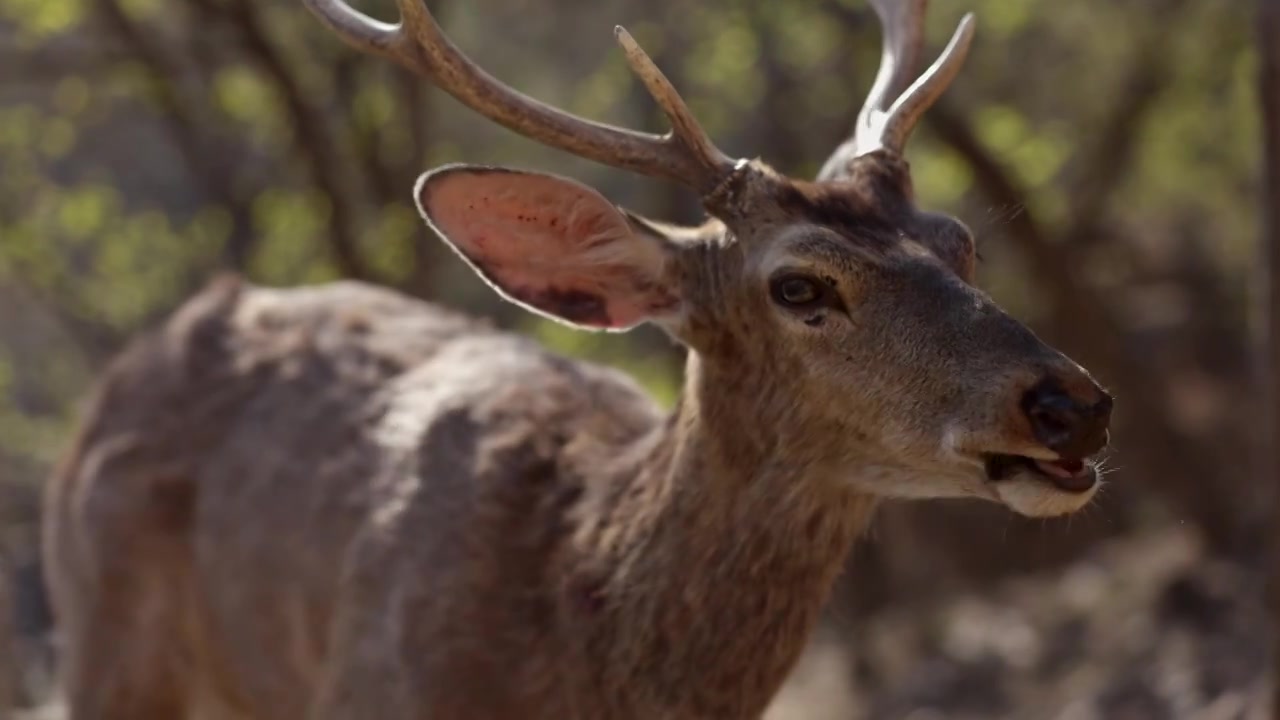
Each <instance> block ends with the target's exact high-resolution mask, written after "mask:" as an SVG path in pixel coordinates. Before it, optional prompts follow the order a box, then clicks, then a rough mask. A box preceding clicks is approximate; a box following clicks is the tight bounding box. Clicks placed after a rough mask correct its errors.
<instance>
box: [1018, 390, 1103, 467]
mask: <svg viewBox="0 0 1280 720" xmlns="http://www.w3.org/2000/svg"><path fill="white" fill-rule="evenodd" d="M1089 394H1090V396H1091V397H1089V398H1088V399H1082V398H1077V397H1072V395H1071V394H1070V393H1068V392H1067V391H1066V390H1064V389H1063V388H1062V385H1060V384H1059V383H1058V382H1057V381H1054V380H1045V381H1043V382H1040V383H1039V384H1037V385H1036V386H1035V387H1033V388H1031V389H1030V390H1028V391H1027V392H1026V394H1025V395H1023V396H1022V412H1024V413H1026V416H1027V419H1028V420H1029V421H1030V422H1031V430H1032V432H1034V433H1035V436H1036V439H1037V440H1039V441H1040V442H1042V443H1044V445H1045V447H1047V448H1049V449H1050V450H1053V451H1054V452H1056V453H1058V454H1059V455H1061V456H1063V457H1064V458H1068V459H1073V460H1078V459H1080V458H1084V457H1087V456H1089V455H1092V454H1094V453H1096V452H1098V451H1099V450H1101V449H1102V448H1104V447H1106V445H1107V428H1108V427H1109V426H1110V424H1111V396H1110V395H1108V394H1107V393H1106V392H1104V391H1103V390H1101V389H1100V388H1097V387H1092V388H1091V392H1090V393H1089Z"/></svg>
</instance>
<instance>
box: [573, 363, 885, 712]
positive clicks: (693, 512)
mask: <svg viewBox="0 0 1280 720" xmlns="http://www.w3.org/2000/svg"><path fill="white" fill-rule="evenodd" d="M744 381H748V382H749V381H750V379H744V378H741V377H738V376H735V375H734V374H733V372H732V371H728V372H725V373H720V372H718V371H717V368H715V367H714V366H712V365H709V364H708V363H705V362H703V361H702V360H700V359H699V358H698V357H697V355H696V354H693V353H691V357H690V360H689V364H688V369H687V371H686V384H685V391H684V394H683V395H682V398H681V400H680V402H679V404H678V406H677V408H676V410H675V411H674V412H673V413H672V415H671V416H670V417H669V418H668V420H667V422H666V423H665V424H664V425H663V426H662V427H660V428H658V429H656V430H655V431H654V432H653V433H652V434H651V435H650V436H648V437H646V438H644V439H643V440H641V441H639V442H638V443H637V445H636V446H635V447H633V448H631V449H630V450H631V451H632V453H633V455H632V457H633V458H634V459H633V460H632V462H631V463H630V464H629V465H626V466H625V467H623V468H621V469H620V470H619V471H618V474H617V476H616V477H615V479H614V480H615V481H614V482H613V483H612V484H611V486H610V487H611V493H610V496H609V497H608V498H607V499H606V500H604V501H602V502H601V503H600V505H599V506H598V507H597V508H596V510H595V511H594V512H592V513H591V515H592V517H590V518H589V519H588V521H587V522H586V523H585V524H584V525H583V526H582V527H584V528H589V531H588V532H586V533H584V535H582V536H580V539H583V543H582V545H583V546H584V547H583V549H584V550H585V551H586V552H585V557H586V558H588V561H587V563H586V565H587V566H588V568H587V569H586V570H585V572H586V573H587V575H586V576H587V577H593V578H595V581H594V583H593V584H590V587H589V588H588V589H587V591H586V592H585V594H584V593H581V592H580V594H579V597H580V599H582V600H583V602H584V603H585V605H584V607H586V608H588V609H589V611H592V612H595V613H597V615H598V617H597V618H596V621H595V627H596V629H597V631H598V632H596V633H591V634H589V636H590V638H591V639H590V640H589V641H588V642H589V643H591V644H592V645H591V646H589V648H588V651H589V652H590V653H591V654H592V655H593V656H594V657H593V658H592V659H593V661H596V662H599V667H600V668H601V672H602V673H604V674H605V676H606V677H604V678H603V679H604V680H605V681H606V682H607V684H608V686H610V687H612V688H615V689H616V690H617V691H618V692H620V693H622V694H623V695H628V694H632V695H633V694H636V693H647V694H648V697H647V699H646V700H640V699H639V698H636V700H637V701H638V702H641V704H644V705H647V706H650V707H651V708H652V710H653V711H661V712H663V713H666V714H665V715H663V716H664V717H686V716H693V717H703V716H707V717H748V716H752V715H753V714H758V712H761V711H763V708H764V706H765V704H766V703H767V702H768V700H769V698H771V697H772V696H773V694H774V693H775V692H776V690H777V688H778V687H779V686H780V685H781V683H782V681H783V680H784V679H785V676H786V674H787V672H788V671H789V669H790V668H791V666H792V665H793V664H794V662H795V661H796V659H797V658H798V657H799V654H800V652H801V650H802V649H803V647H804V645H805V642H806V640H807V639H808V636H809V634H810V632H811V630H812V628H813V626H814V625H815V623H816V622H817V619H818V615H819V612H820V610H821V607H822V605H823V603H824V601H825V600H826V599H827V597H828V595H829V593H830V590H831V587H832V585H833V583H834V580H835V578H836V576H837V574H838V573H839V571H840V569H841V567H842V565H843V563H844V561H845V558H846V556H847V555H848V552H849V549H850V547H851V545H852V543H853V541H854V540H855V538H856V537H857V535H858V534H859V533H860V532H861V531H862V530H863V529H864V528H865V526H866V524H867V523H868V522H869V520H870V516H871V511H872V509H873V506H874V500H873V499H872V498H870V497H868V496H864V495H859V494H857V493H855V492H854V491H853V490H852V489H851V488H849V487H848V484H847V480H848V477H847V476H848V473H849V469H848V468H847V467H846V468H823V467H821V466H820V465H818V464H814V463H807V462H792V461H790V460H789V459H788V454H787V453H785V452H782V450H783V449H784V448H786V447H787V446H789V445H790V444H791V440H799V438H795V439H790V438H787V437H786V431H785V429H780V428H778V427H777V426H776V425H777V423H776V420H772V419H771V418H767V417H759V415H760V414H761V413H760V411H759V410H758V408H759V407H760V404H759V399H760V393H768V392H770V390H769V386H768V385H767V384H761V385H758V386H751V385H748V386H746V387H745V388H744V386H743V385H742V383H743V382H744ZM746 388H750V390H751V392H750V393H744V392H743V390H744V389H746ZM840 475H844V478H843V479H844V480H845V482H844V483H841V482H840V480H841V479H842V478H841V477H840ZM622 688H626V690H622Z"/></svg>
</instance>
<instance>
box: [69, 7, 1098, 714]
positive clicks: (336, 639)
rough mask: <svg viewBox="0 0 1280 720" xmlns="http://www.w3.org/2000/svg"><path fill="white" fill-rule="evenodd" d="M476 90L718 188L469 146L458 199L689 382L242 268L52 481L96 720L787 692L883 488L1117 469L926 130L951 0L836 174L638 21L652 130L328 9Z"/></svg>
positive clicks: (369, 45) (522, 285)
mask: <svg viewBox="0 0 1280 720" xmlns="http://www.w3.org/2000/svg"><path fill="white" fill-rule="evenodd" d="M305 5H306V6H307V7H308V9H309V10H310V11H311V13H312V14H313V15H314V16H315V17H317V18H318V19H319V21H320V22H321V23H323V24H324V25H325V26H327V27H328V28H329V29H330V30H332V31H333V32H334V33H335V34H336V35H337V36H338V37H339V38H341V39H342V40H343V41H345V42H346V43H349V44H350V45H352V46H354V47H355V48H357V49H359V50H361V51H364V52H369V53H373V54H377V55H380V56H383V57H385V58H388V59H390V60H392V61H395V62H398V63H400V64H402V65H404V66H405V67H407V68H409V69H410V70H412V71H414V72H416V73H418V74H421V75H422V76H424V77H425V78H427V79H428V80H429V81H430V82H432V83H434V84H435V85H437V86H439V87H440V88H441V89H443V90H445V91H446V92H448V93H450V94H451V95H453V96H454V97H455V98H457V99H458V100H459V101H461V102H462V103H463V104H465V105H467V106H468V107H470V108H471V109H472V110H474V111H475V112H477V113H478V114H479V115H481V116H483V117H485V118H488V119H489V120H491V121H493V122H495V123H497V124H500V125H502V126H505V127H507V128H509V129H511V130H514V131H516V132H518V133H520V134H522V135H524V136H526V137H528V138H531V139H533V140H536V141H539V142H541V143H544V144H546V145H548V146H550V147H553V148H557V149H560V150H563V151H566V152H569V153H571V154H575V155H578V156H581V157H585V158H589V159H592V160H595V161H598V162H600V163H603V164H606V165H609V166H612V167H614V168H617V169H621V170H627V171H632V172H635V173H638V174H641V175H645V176H650V177H656V178H660V179H663V180H666V181H669V182H674V183H677V184H679V185H681V186H683V187H684V188H686V189H687V190H689V191H692V192H693V193H695V194H696V195H697V197H698V198H699V199H700V201H701V204H702V207H703V208H704V209H705V211H706V214H707V219H706V221H705V222H704V223H703V224H701V225H698V226H691V227H685V226H677V225H674V224H670V223H665V222H661V221H657V220H652V219H648V218H646V217H644V216H642V215H639V214H636V213H634V212H631V211H628V210H625V209H623V208H620V207H618V206H616V205H614V204H612V203H611V202H610V201H608V200H607V199H606V198H605V197H603V196H602V195H601V194H600V193H598V192H597V191H595V190H594V189H592V188H590V187H587V186H585V185H583V184H581V183H579V182H577V181H575V180H572V179H568V178H565V177H562V176H557V175H552V174H547V173H543V172H534V171H529V170H523V169H515V168H509V167H490V166H477V165H466V164H452V165H446V166H444V167H440V168H437V169H435V170H431V171H429V172H427V173H425V174H423V175H422V176H421V177H420V178H419V180H418V182H417V183H416V186H415V188H414V197H415V201H416V204H417V206H418V209H419V210H420V212H421V215H422V217H423V218H424V220H425V222H426V223H427V224H428V225H429V226H430V227H431V228H432V229H434V230H435V231H436V233H437V234H438V235H439V236H440V237H441V238H443V240H444V241H445V242H446V243H447V244H448V245H449V246H450V247H451V248H452V249H453V251H455V252H456V253H457V254H458V255H459V256H460V257H461V258H462V259H463V260H464V261H465V262H466V264H467V265H468V266H469V267H470V268H471V269H473V270H474V271H475V272H476V273H478V274H479V276H480V277H482V278H483V279H484V280H485V281H486V282H487V283H488V285H490V286H491V287H492V288H493V289H494V290H495V291H496V292H498V293H499V294H500V295H501V296H502V297H503V298H505V299H506V300H508V301H510V302H513V303H516V304H518V305H520V306H522V307H523V308H525V309H527V310H528V311H530V312H533V313H536V314H539V315H542V316H545V317H548V318H552V319H554V320H556V321H559V322H562V323H567V324H569V325H571V326H574V327H577V328H580V329H583V330H586V331H604V332H621V331H625V330H628V329H631V328H634V327H636V326H639V325H641V324H645V323H647V324H651V325H655V326H657V327H659V328H661V329H662V330H664V331H665V332H666V334H667V335H668V336H670V337H671V338H672V339H673V340H674V341H676V342H677V343H679V344H680V345H683V347H684V348H685V351H686V353H687V358H686V365H685V370H684V384H683V388H682V391H681V394H680V396H679V399H678V401H677V402H676V403H675V404H674V407H673V408H672V409H670V410H664V409H662V408H661V407H660V406H659V405H658V404H657V403H656V402H655V401H654V400H653V399H652V398H651V397H650V396H649V395H648V394H646V392H645V391H644V390H643V389H642V388H641V386H640V385H639V384H638V383H637V382H636V381H634V380H633V379H631V378H630V377H629V376H628V375H626V374H624V373H622V372H621V371H619V370H616V369H612V368H609V367H605V366H602V365H597V364H592V363H588V362H583V361H577V360H571V359H568V358H566V357H562V356H559V355H556V354H554V353H553V352H551V351H550V350H548V349H546V348H545V347H544V346H542V345H540V344H538V343H537V342H535V341H534V340H533V339H530V338H528V337H525V336H522V335H520V334H518V333H514V332H511V331H504V330H501V329H499V328H497V327H495V326H494V325H492V324H490V323H488V322H485V321H482V320H479V319H474V318H472V317H470V316H468V315H466V314H464V313H461V312H458V311H454V310H450V309H447V308H445V307H440V306H437V305H434V304H429V303H426V302H424V301H420V300H417V299H413V298H410V297H408V296H407V295H403V294H401V293H399V292H397V291H394V290H390V289H384V288H380V287H376V286H374V285H371V284H365V283H362V282H356V281H335V282H332V283H329V284H321V285H314V286H304V287H295V288H289V289H282V288H272V287H266V286H260V285H255V284H253V283H251V282H250V281H249V280H247V279H245V278H243V277H241V276H239V275H235V274H228V275H220V276H218V277H217V278H215V279H213V280H212V281H210V282H209V283H208V284H207V285H206V286H205V287H204V288H203V289H201V290H200V291H198V292H196V293H194V294H193V295H192V296H191V297H190V298H189V299H187V300H186V301H185V302H184V303H182V304H181V306H180V307H178V308H177V309H176V310H175V311H174V312H173V313H172V314H171V315H170V316H169V317H167V318H166V319H165V320H164V321H163V322H162V323H160V324H159V325H158V326H157V327H155V328H153V329H152V330H150V331H148V332H144V333H141V334H140V335H139V336H138V337H136V338H135V339H134V340H133V341H132V342H131V343H130V344H129V345H128V346H127V347H126V348H125V349H124V350H123V351H122V352H121V354H120V355H118V356H117V357H116V358H115V359H114V360H113V361H112V363H111V364H110V366H109V367H108V368H107V369H106V370H105V371H104V373H103V376H102V377H101V378H100V381H99V382H98V383H97V385H96V387H95V389H94V391H93V393H92V394H91V396H90V399H89V401H88V404H87V406H86V408H85V410H84V412H83V416H82V421H81V422H80V423H79V429H78V431H77V435H76V436H75V437H74V439H73V440H72V442H71V444H70V447H69V448H68V450H67V451H66V453H65V454H64V456H63V459H62V460H61V461H60V464H59V465H58V467H57V468H56V469H55V471H54V473H53V476H52V478H51V481H50V483H49V485H48V488H49V489H48V494H47V496H46V499H45V525H44V527H45V539H44V548H45V553H46V560H47V565H48V568H49V576H50V580H49V582H50V590H51V596H52V603H53V608H54V612H55V615H56V618H57V621H58V623H59V626H60V628H61V632H62V634H63V643H64V648H65V652H64V655H65V663H64V667H63V682H64V686H65V694H66V697H67V703H68V707H69V712H70V717H71V718H72V720H150V719H153V718H154V719H157V720H158V719H160V718H164V719H166V720H170V719H173V718H183V717H235V718H256V719H263V720H265V719H270V720H290V719H293V718H298V719H301V718H307V719H310V720H356V719H357V718H360V719H364V718H379V719H386V720H410V719H425V718H431V719H432V720H443V719H446V718H486V719H495V720H504V719H507V718H521V719H522V720H530V719H531V720H539V719H548V720H565V719H569V720H572V719H590V720H613V719H617V720H630V719H640V718H643V719H645V720H652V719H655V718H663V719H670V720H685V719H695V718H718V719H723V718H758V717H760V716H761V714H762V713H763V712H765V710H766V709H767V707H768V705H769V702H770V700H771V698H772V697H773V696H774V694H775V693H776V692H777V691H778V689H779V687H780V686H781V684H782V683H783V682H784V681H785V679H786V677H787V675H788V672H789V670H790V669H791V668H792V667H793V665H794V664H795V663H796V661H797V659H798V657H799V655H800V653H801V652H802V650H803V649H804V647H805V645H806V641H807V639H808V636H809V634H810V631H811V630H812V629H813V628H814V627H815V624H816V622H817V620H818V619H819V614H820V612H821V610H822V607H823V604H824V601H825V600H826V598H827V596H828V593H829V592H830V590H831V588H832V585H833V582H834V580H835V578H836V577H837V575H838V574H839V572H840V570H841V566H842V564H843V563H844V561H845V559H846V557H847V555H848V553H849V551H850V549H851V547H852V545H853V544H854V543H855V542H856V541H857V540H858V538H859V537H860V536H861V535H862V534H863V533H864V531H865V530H866V529H867V528H868V526H869V524H870V523H871V521H872V518H873V516H874V511H875V509H876V508H877V506H878V505H879V504H881V503H882V502H885V501H889V500H893V499H910V498H977V499H982V500H986V501H991V502H996V503H1000V504H1003V505H1004V506H1006V507H1007V508H1009V509H1010V510H1011V511H1012V512H1014V513H1018V514H1021V515H1025V516H1031V517H1051V516H1058V515H1065V514H1069V513H1072V512H1075V511H1077V510H1079V509H1081V508H1082V507H1084V506H1086V505H1087V504H1088V503H1089V501H1090V500H1091V498H1093V496H1094V495H1095V494H1096V492H1097V490H1098V487H1099V485H1100V482H1101V481H1100V479H1099V473H1098V458H1099V457H1100V454H1101V453H1103V452H1104V450H1105V449H1106V448H1107V446H1108V443H1109V423H1110V416H1111V411H1112V398H1111V396H1110V395H1109V394H1108V391H1107V390H1106V389H1104V388H1103V387H1102V386H1101V385H1100V384H1099V383H1098V382H1097V381H1095V380H1094V379H1093V378H1092V376H1091V375H1090V374H1089V373H1088V371H1087V370H1085V369H1084V368H1083V367H1081V366H1080V365H1078V364H1077V363H1075V362H1074V361H1072V360H1071V359H1069V358H1068V357H1067V356H1066V355H1064V354H1063V353H1062V352H1060V351H1058V350H1056V349H1053V348H1052V347H1050V346H1049V345H1047V344H1046V343H1045V342H1043V341H1042V340H1041V339H1039V338H1038V337H1037V336H1036V335H1035V334H1034V333H1033V332H1032V331H1031V330H1030V329H1029V328H1028V327H1027V326H1026V325H1024V324H1023V323H1020V322H1019V321H1017V320H1015V319H1014V318H1013V317H1011V316H1010V315H1009V314H1008V313H1006V312H1005V311H1003V310H1002V309H1001V308H1000V307H999V306H998V305H997V304H996V303H995V302H994V301H993V300H992V299H991V298H990V297H989V296H988V295H986V294H985V293H984V292H982V291H981V290H980V289H979V288H977V287H976V285H975V257H974V255H975V253H974V237H973V234H972V232H971V231H970V230H969V229H968V228H967V227H966V226H965V225H964V224H962V223H961V222H960V221H959V220H957V219H955V218H952V217H950V216H947V215H943V214H937V213H933V212H929V211H925V210H922V209H918V208H917V206H916V204H915V200H914V195H913V188H912V183H911V176H910V168H909V165H908V163H907V160H906V156H905V148H906V142H907V140H908V138H909V136H910V135H911V133H912V130H913V128H914V127H915V126H916V125H917V124H918V121H919V119H920V118H921V116H922V114H923V113H924V112H925V110H926V109H927V108H928V107H929V106H930V105H931V104H932V103H933V102H934V101H935V100H936V99H937V97H938V96H939V95H940V94H941V93H942V92H943V91H944V89H945V88H946V87H947V86H948V85H949V84H950V83H951V82H952V80H953V78H954V77H955V76H956V74H957V72H958V70H959V68H960V65H961V63H962V62H963V59H964V57H965V55H966V53H967V51H968V48H969V46H970V42H971V39H972V36H973V28H974V21H973V17H972V15H969V16H966V17H965V18H964V19H963V20H962V21H961V23H960V24H959V26H958V28H957V30H956V31H955V34H954V35H953V36H952V38H951V40H950V42H949V43H948V44H947V45H946V47H945V49H944V50H943V51H942V53H941V54H940V56H939V57H938V59H937V60H936V61H935V62H934V63H933V64H932V65H931V66H930V67H928V68H927V69H926V70H925V71H924V72H923V73H920V74H919V75H918V76H917V75H916V66H917V64H918V60H919V55H920V54H921V52H922V47H923V27H924V17H925V10H926V8H925V0H899V1H897V2H895V0H873V2H872V5H873V8H874V10H875V13H876V15H877V17H878V18H879V20H880V22H881V25H882V30H883V36H884V40H883V43H884V45H883V54H882V62H881V66H880V69H879V71H878V74H877V75H876V78H875V80H874V84H873V86H872V89H871V91H870V93H869V95H868V97H867V99H866V101H865V104H864V106H863V107H862V109H861V112H860V113H859V115H858V117H857V121H856V126H855V129H854V131H853V132H852V133H851V136H850V137H849V138H848V139H847V140H844V141H843V142H842V143H841V144H840V145H839V146H838V147H837V148H836V150H835V151H834V153H833V154H832V155H831V157H830V158H829V159H828V160H827V161H826V162H825V164H824V165H823V166H822V169H821V172H820V173H819V175H818V176H817V177H816V178H815V179H813V180H805V179H799V178H791V177H788V176H785V175H783V174H780V173H778V172H777V171H775V170H773V169H771V168H770V167H769V166H768V165H766V164H765V163H764V162H763V161H761V160H759V159H735V158H731V157H729V156H728V155H726V154H725V153H723V152H722V151H721V150H719V149H718V148H717V147H716V146H715V145H714V144H713V143H712V142H711V140H710V139H709V137H708V136H707V134H706V133H705V132H704V130H703V129H702V128H701V126H700V125H699V123H698V122H697V120H696V119H695V118H694V116H693V115H692V113H691V111H690V110H689V108H688V107H687V105H686V104H685V102H684V101H683V100H682V98H681V97H680V95H679V94H678V93H677V92H676V90H675V88H674V87H673V86H672V84H671V83H670V82H669V81H668V80H667V78H666V77H665V76H664V75H663V73H662V72H661V71H660V70H659V69H658V68H657V67H656V65H655V64H654V62H653V61H652V59H651V58H650V57H649V56H648V55H647V54H646V53H645V52H644V51H643V50H642V49H641V48H640V46H639V45H638V44H637V43H636V42H635V40H634V39H633V38H632V37H631V36H630V35H629V34H628V33H627V32H626V31H625V30H624V29H622V28H617V29H616V31H615V34H616V37H617V40H618V42H619V44H620V46H621V49H622V51H623V53H624V55H625V57H626V60H627V62H628V64H629V66H630V68H631V69H632V70H633V71H634V73H635V75H636V76H637V77H638V79H639V80H640V81H641V82H642V83H643V85H644V86H645V88H646V89H647V90H648V92H649V94H651V95H652V97H653V99H654V100H655V101H656V103H657V105H658V106H659V107H660V108H661V109H662V110H663V112H664V114H665V115H666V117H667V118H668V120H669V121H670V124H671V130H670V132H668V133H666V134H663V135H654V134H649V133H644V132H639V131H633V130H629V129H623V128H619V127H616V126H612V125H605V124H601V123H598V122H594V121H591V120H588V119H585V118H581V117H579V116H576V115H573V114H570V113H568V112H566V111H563V110H560V109H556V108H553V107H551V106H548V105H545V104H542V103H540V102H538V101H537V100H534V99H532V98H530V97H528V96H525V95H523V94H521V93H519V92H518V91H516V90H514V89H512V88H511V87H509V86H507V85H505V84H503V83H502V82H501V81H499V80H497V79H496V78H494V77H492V76H490V75H489V74H487V73H486V72H485V71H484V70H482V69H481V68H480V67H479V66H477V65H476V64H475V63H474V62H473V61H472V60H470V59H469V58H468V57H467V56H466V55H465V54H463V52H462V51H461V50H460V49H458V48H457V47H456V46H455V45H454V44H453V43H452V42H451V41H450V40H449V39H448V38H447V37H446V35H445V34H444V32H443V31H442V29H441V28H440V26H439V25H438V23H437V22H436V21H435V19H434V18H433V17H432V15H431V13H430V12H429V11H428V9H427V8H426V6H425V5H424V4H423V3H422V2H420V0H398V9H399V13H400V20H399V22H398V23H395V24H389V23H384V22H381V21H377V20H375V19H372V18H370V17H369V16H367V15H365V14H364V13H362V12H360V11H358V10H355V9H353V8H352V7H350V6H349V5H347V4H346V3H344V2H342V1H341V0H305Z"/></svg>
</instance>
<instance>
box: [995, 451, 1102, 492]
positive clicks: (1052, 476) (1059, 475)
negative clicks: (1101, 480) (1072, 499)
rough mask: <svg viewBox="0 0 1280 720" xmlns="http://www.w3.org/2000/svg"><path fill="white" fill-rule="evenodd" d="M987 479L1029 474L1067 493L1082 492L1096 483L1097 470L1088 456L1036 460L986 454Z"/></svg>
mask: <svg viewBox="0 0 1280 720" xmlns="http://www.w3.org/2000/svg"><path fill="white" fill-rule="evenodd" d="M985 465H986V470H987V479H988V480H990V481H992V482H1000V481H1001V480H1007V479H1009V478H1012V477H1015V476H1018V475H1030V476H1032V477H1035V478H1037V479H1039V480H1043V481H1044V482H1047V483H1049V484H1050V485H1053V486H1054V487H1056V488H1058V489H1059V490H1063V491H1065V492H1070V493H1083V492H1088V491H1089V490H1091V489H1093V486H1094V485H1095V484H1096V483H1097V482H1098V472H1097V470H1096V469H1095V467H1094V465H1093V462H1091V461H1090V460H1088V459H1062V460H1054V461H1048V460H1036V459H1035V458H1029V457H1025V456H1023V455H1000V454H993V455H988V456H987V458H986V463H985Z"/></svg>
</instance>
